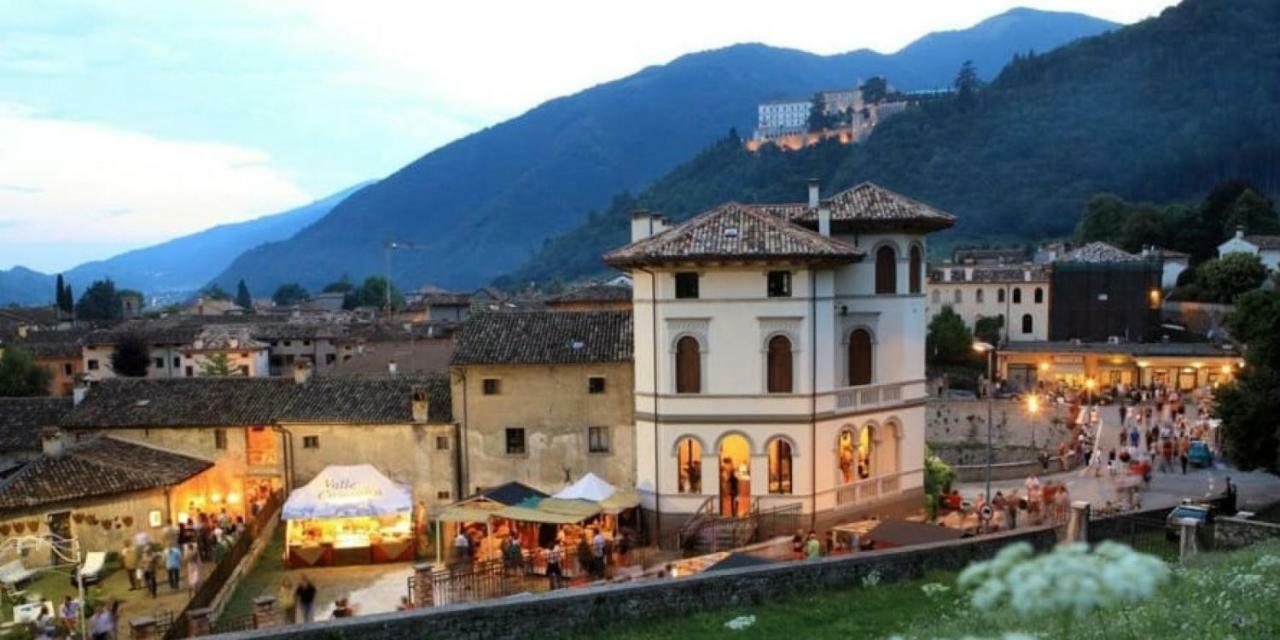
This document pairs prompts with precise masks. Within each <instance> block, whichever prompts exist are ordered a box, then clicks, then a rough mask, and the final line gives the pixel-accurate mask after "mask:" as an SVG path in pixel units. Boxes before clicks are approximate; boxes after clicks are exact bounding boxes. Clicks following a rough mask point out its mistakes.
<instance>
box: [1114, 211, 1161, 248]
mask: <svg viewBox="0 0 1280 640" xmlns="http://www.w3.org/2000/svg"><path fill="white" fill-rule="evenodd" d="M1163 235H1164V217H1163V216H1162V215H1161V211H1160V209H1159V208H1158V207H1155V206H1153V205H1149V204H1144V205H1139V206H1138V207H1137V208H1136V209H1134V210H1133V211H1132V212H1131V213H1130V214H1129V215H1128V217H1127V218H1126V219H1125V220H1124V222H1123V223H1121V225H1120V236H1119V238H1117V240H1118V241H1119V242H1117V244H1119V245H1120V248H1122V249H1124V250H1125V251H1131V252H1134V253H1137V252H1140V251H1142V248H1143V247H1144V246H1147V245H1161V246H1163V245H1164V244H1165V243H1164V242H1163Z"/></svg>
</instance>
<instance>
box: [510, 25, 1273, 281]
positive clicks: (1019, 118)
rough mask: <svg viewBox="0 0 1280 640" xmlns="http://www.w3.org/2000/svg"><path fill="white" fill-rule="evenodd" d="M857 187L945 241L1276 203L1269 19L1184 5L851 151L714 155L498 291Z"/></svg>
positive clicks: (620, 207) (1031, 63)
mask: <svg viewBox="0 0 1280 640" xmlns="http://www.w3.org/2000/svg"><path fill="white" fill-rule="evenodd" d="M811 176H816V177H819V178H821V179H822V182H823V191H824V192H826V193H830V192H832V191H834V190H837V189H841V188H844V187H848V186H851V185H853V184H856V183H858V182H861V181H864V180H871V181H874V182H877V183H879V184H882V185H884V186H886V187H889V188H891V189H894V190H896V191H900V192H902V193H904V194H907V195H910V196H912V197H915V198H918V199H920V200H923V201H925V202H928V203H930V204H932V205H936V206H938V207H941V208H943V209H945V210H947V211H950V212H952V213H955V214H957V215H958V216H959V218H960V220H959V224H958V225H957V226H956V228H955V229H954V230H953V231H951V232H949V233H950V234H951V236H950V237H951V239H952V240H955V239H957V238H968V239H988V240H989V239H992V238H1010V237H1011V236H1012V237H1014V238H1022V239H1031V240H1035V239H1040V238H1044V237H1046V236H1050V237H1051V236H1057V235H1064V234H1067V233H1070V232H1071V230H1072V228H1073V227H1074V225H1075V223H1076V221H1077V220H1078V219H1079V217H1080V212H1081V211H1082V209H1083V208H1084V205H1085V203H1086V202H1087V200H1088V199H1089V198H1090V196H1092V195H1094V194H1097V193H1101V192H1109V193H1114V194H1118V195H1120V196H1122V197H1125V198H1127V199H1129V200H1136V201H1152V202H1180V201H1182V202H1191V201H1196V200H1198V199H1199V198H1200V197H1201V196H1202V195H1203V194H1204V193H1206V192H1208V191H1209V190H1210V189H1211V188H1212V187H1213V186H1214V185H1215V184H1217V183H1219V182H1221V181H1223V180H1225V179H1228V178H1242V179H1245V180H1247V181H1249V182H1251V183H1252V184H1254V185H1256V186H1257V187H1259V188H1261V189H1262V190H1264V191H1267V192H1269V193H1272V194H1275V193H1276V192H1277V190H1280V3H1276V2H1274V0H1185V1H1184V2H1183V3H1182V4H1181V5H1179V6H1177V7H1175V8H1171V9H1168V10H1166V11H1165V12H1164V13H1162V14H1161V15H1160V17H1158V18H1152V19H1149V20H1146V21H1143V22H1141V23H1139V24H1136V25H1132V26H1129V27H1125V28H1123V29H1118V30H1116V31H1113V32H1110V33H1107V34H1103V35H1099V36H1096V37H1091V38H1087V39H1083V40H1080V41H1077V42H1075V43H1072V44H1069V45H1067V46H1064V47H1062V48H1060V49H1057V50H1055V51H1052V52H1050V53H1047V54H1042V55H1034V56H1019V57H1018V58H1017V59H1015V60H1014V61H1013V62H1012V63H1011V64H1009V65H1008V66H1007V67H1006V68H1005V69H1004V70H1003V71H1002V72H1001V73H1000V75H999V76H998V77H997V78H996V79H995V80H994V81H993V82H992V83H991V84H990V85H989V86H987V87H985V88H983V89H981V90H980V91H979V92H978V93H977V94H976V97H975V98H973V99H972V100H964V99H962V98H960V97H958V96H953V97H951V98H949V99H946V100H940V101H937V102H930V103H926V104H925V105H924V106H923V107H921V108H919V109H914V110H910V111H908V112H907V113H904V114H902V115H900V116H897V117H895V118H893V119H890V120H887V121H886V122H884V123H883V124H881V125H880V126H879V127H877V129H876V130H875V132H874V133H873V134H872V135H871V137H870V138H869V139H868V140H867V141H866V143H864V144H860V145H851V146H840V145H838V144H835V143H831V144H824V145H819V146H816V147H811V148H809V149H805V150H803V151H799V152H785V153H784V152H779V151H777V150H772V149H770V150H767V152H761V153H756V154H752V153H748V152H746V151H745V150H743V149H741V147H740V145H738V144H736V143H735V142H734V141H732V140H726V141H721V142H720V143H717V144H715V145H712V146H711V147H709V148H708V149H706V150H704V151H703V152H702V153H701V154H700V155H698V156H697V157H695V158H694V159H692V160H690V161H689V162H687V163H686V164H684V165H682V166H681V167H679V168H677V169H676V170H674V171H672V172H670V173H669V174H667V175H666V176H664V177H663V178H661V179H659V180H658V181H656V182H655V183H654V184H653V185H652V186H651V187H650V188H649V189H646V190H645V191H643V192H641V194H640V195H639V196H638V197H636V198H632V197H631V196H629V195H628V194H625V193H619V194H618V195H617V196H616V197H615V200H614V203H613V206H611V207H610V208H609V209H608V210H607V211H606V212H604V213H603V214H597V215H594V216H592V217H591V218H590V219H589V220H588V221H587V222H585V223H583V224H582V225H580V226H579V227H578V228H576V229H574V230H572V231H570V232H569V233H567V234H564V235H562V236H559V237H557V238H554V239H551V240H549V241H548V242H547V243H545V245H544V247H543V249H542V250H541V251H539V252H538V253H537V254H536V255H535V256H534V257H533V258H531V259H530V260H529V261H528V262H526V263H525V264H524V265H522V266H521V267H520V268H519V269H517V270H515V271H513V272H512V273H511V274H509V275H508V276H507V277H505V278H502V279H501V280H500V281H499V282H500V283H501V284H505V285H516V284H523V283H526V282H529V281H547V280H551V279H555V278H561V279H572V278H575V277H579V276H583V275H589V274H593V273H597V272H600V271H601V270H603V269H604V265H603V264H602V263H601V262H600V260H599V256H600V254H601V253H603V252H604V251H606V250H608V249H610V248H612V247H616V246H618V245H620V244H623V243H625V242H626V236H627V233H628V223H627V219H628V216H629V213H630V210H631V209H632V208H634V207H644V208H649V209H653V210H656V211H662V212H663V213H667V214H668V215H671V216H673V217H675V218H676V219H683V218H685V217H688V216H691V215H693V214H695V213H697V212H698V211H700V210H702V209H705V208H707V207H709V206H711V205H714V204H716V203H719V202H723V201H726V200H740V201H744V202H754V201H760V202H769V201H774V202H777V201H796V200H802V199H803V195H804V192H805V191H804V189H805V187H804V182H805V179H806V178H808V177H811Z"/></svg>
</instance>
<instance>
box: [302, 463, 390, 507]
mask: <svg viewBox="0 0 1280 640" xmlns="http://www.w3.org/2000/svg"><path fill="white" fill-rule="evenodd" d="M412 510H413V495H412V493H411V492H410V491H409V488H408V487H405V486H404V485H401V484H397V483H395V482H392V481H391V480H390V479H388V478H387V477H386V476H384V475H382V474H381V473H379V472H378V470H377V469H375V468H374V467H373V465H368V464H356V465H346V466H343V465H333V466H329V467H325V468H324V470H323V471H321V472H320V473H319V475H317V476H316V477H315V479H313V480H312V481H311V482H308V483H307V484H306V486H304V487H301V488H299V489H295V490H294V491H293V493H290V494H289V499H288V500H286V501H285V503H284V509H282V510H281V512H280V513H281V515H280V517H281V518H283V519H285V520H323V519H328V518H355V517H362V516H365V517H367V516H381V515H390V514H394V513H406V512H409V511H412Z"/></svg>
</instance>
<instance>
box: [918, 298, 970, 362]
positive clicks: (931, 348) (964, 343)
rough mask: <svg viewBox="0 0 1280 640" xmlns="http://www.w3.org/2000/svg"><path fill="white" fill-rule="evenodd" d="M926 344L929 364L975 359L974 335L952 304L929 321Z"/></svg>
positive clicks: (926, 356)
mask: <svg viewBox="0 0 1280 640" xmlns="http://www.w3.org/2000/svg"><path fill="white" fill-rule="evenodd" d="M924 344H925V358H926V359H927V360H928V362H929V364H966V363H968V362H969V361H972V359H973V335H972V334H970V333H969V328H968V327H966V326H964V320H963V319H962V318H961V317H960V316H959V315H958V314H957V313H956V312H955V310H953V309H952V308H951V305H947V306H945V307H942V310H941V311H939V312H938V315H936V316H934V317H933V320H930V321H929V333H928V335H927V336H925V341H924Z"/></svg>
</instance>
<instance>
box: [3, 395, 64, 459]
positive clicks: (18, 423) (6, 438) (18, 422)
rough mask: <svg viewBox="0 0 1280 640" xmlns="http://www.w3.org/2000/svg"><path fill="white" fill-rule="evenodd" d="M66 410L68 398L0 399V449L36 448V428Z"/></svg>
mask: <svg viewBox="0 0 1280 640" xmlns="http://www.w3.org/2000/svg"><path fill="white" fill-rule="evenodd" d="M69 411H71V398H0V452H4V451H39V450H40V429H41V428H42V427H53V426H57V424H58V421H59V420H61V419H62V416H64V415H66V414H67V412H69Z"/></svg>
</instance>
